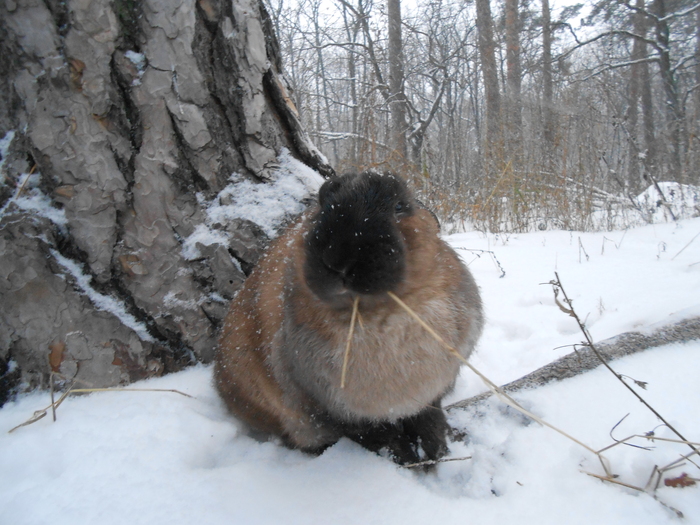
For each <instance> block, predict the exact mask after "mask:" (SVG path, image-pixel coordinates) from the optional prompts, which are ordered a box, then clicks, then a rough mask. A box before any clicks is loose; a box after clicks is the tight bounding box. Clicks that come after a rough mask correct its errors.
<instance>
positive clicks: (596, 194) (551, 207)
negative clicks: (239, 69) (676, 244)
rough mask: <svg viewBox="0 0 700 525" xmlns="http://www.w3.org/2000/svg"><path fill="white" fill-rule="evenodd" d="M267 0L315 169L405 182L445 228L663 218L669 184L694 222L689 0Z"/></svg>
mask: <svg viewBox="0 0 700 525" xmlns="http://www.w3.org/2000/svg"><path fill="white" fill-rule="evenodd" d="M268 9H269V11H270V14H271V17H272V19H273V21H274V25H275V28H276V32H277V35H278V37H279V41H280V44H281V52H282V55H283V58H284V63H285V66H286V71H287V75H288V79H289V81H290V84H291V86H292V88H293V89H294V93H295V97H296V101H297V103H298V105H299V107H300V110H301V111H300V112H301V115H302V118H303V124H304V127H305V129H306V130H307V131H308V132H309V134H310V135H311V137H312V138H313V139H314V140H315V142H316V144H317V145H318V146H319V147H320V148H321V150H322V151H323V153H324V154H325V155H326V156H327V157H328V158H329V159H330V163H331V164H332V165H334V166H336V167H337V168H338V169H339V170H340V171H343V170H352V169H363V168H367V167H379V168H390V169H395V170H398V171H401V172H403V173H406V174H410V176H411V178H412V179H413V181H414V183H415V185H416V186H417V188H418V191H419V193H420V196H421V198H422V199H423V200H424V201H425V202H426V203H427V204H429V205H430V206H431V207H432V208H433V209H434V210H435V211H436V212H437V214H438V215H439V217H440V218H441V219H442V220H443V221H444V222H445V223H447V224H449V225H451V227H452V228H453V229H454V230H456V229H462V228H464V225H465V224H470V225H472V226H475V227H477V228H478V229H482V230H487V231H492V232H498V231H528V230H531V229H533V228H540V229H545V228H562V229H577V230H589V229H607V228H612V227H626V226H629V225H630V224H634V223H639V222H642V223H643V222H649V221H650V220H651V215H652V210H653V208H655V207H659V206H660V207H664V208H666V209H667V211H669V212H670V213H669V218H670V219H673V218H675V216H674V214H673V212H672V211H671V210H670V208H669V207H668V206H667V205H666V204H667V203H669V202H670V201H672V200H674V199H677V198H678V197H680V196H679V195H675V193H678V192H680V193H688V192H690V193H691V195H684V196H683V198H684V200H685V201H686V202H688V201H690V202H691V203H692V202H694V203H695V206H693V207H691V209H690V210H686V212H689V214H690V215H691V216H692V215H695V214H697V209H698V208H697V205H698V203H699V202H698V196H697V190H696V189H695V188H691V187H688V186H687V185H697V184H698V183H699V182H700V169H699V168H700V166H699V165H698V161H699V159H700V142H699V135H698V132H699V131H700V89H699V87H700V3H698V2H696V1H694V0H633V1H632V2H626V1H621V0H601V1H596V2H591V3H587V4H585V5H584V4H573V5H565V6H564V7H559V6H552V5H550V3H549V0H541V1H533V0H499V1H498V2H490V1H489V0H473V1H471V0H470V1H463V0H462V1H460V0H419V1H418V2H415V3H413V2H411V3H407V2H403V3H402V2H401V1H400V0H387V2H386V3H384V2H379V1H375V0H337V1H335V2H328V1H324V0H298V1H293V2H290V1H289V0H286V1H285V0H269V5H268ZM659 181H671V182H675V183H678V184H680V185H678V184H673V185H670V186H664V185H658V184H657V183H658V182H659ZM649 187H652V190H653V191H650V192H648V193H647V194H646V197H647V199H646V200H643V199H639V198H638V196H639V194H640V192H642V191H643V190H644V189H647V188H649ZM688 197H690V199H688ZM676 213H677V211H676Z"/></svg>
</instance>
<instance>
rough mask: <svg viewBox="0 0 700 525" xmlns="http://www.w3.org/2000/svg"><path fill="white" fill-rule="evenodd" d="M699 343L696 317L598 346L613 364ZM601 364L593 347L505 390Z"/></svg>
mask: <svg viewBox="0 0 700 525" xmlns="http://www.w3.org/2000/svg"><path fill="white" fill-rule="evenodd" d="M695 340H700V317H693V318H690V319H686V320H684V321H680V322H678V323H675V324H672V325H668V326H662V327H661V328H658V329H656V330H654V331H652V332H651V333H647V334H643V333H640V332H627V333H624V334H621V335H618V336H615V337H613V338H611V339H607V340H605V341H601V342H600V343H596V345H595V347H596V349H597V350H598V352H599V353H600V354H601V356H603V358H604V359H605V360H606V362H610V361H613V360H615V359H619V358H621V357H625V356H628V355H632V354H635V353H637V352H641V351H643V350H647V349H649V348H656V347H659V346H664V345H668V344H672V343H685V342H688V341H695ZM601 365H602V363H601V362H600V359H598V357H597V356H596V355H595V353H594V352H593V350H591V349H590V348H583V349H581V350H577V351H575V352H572V353H570V354H568V355H565V356H564V357H561V358H559V359H557V360H556V361H554V362H552V363H550V364H548V365H545V366H543V367H542V368H539V369H537V370H535V371H534V372H532V373H530V374H528V375H526V376H524V377H521V378H520V379H517V380H515V381H513V382H511V383H508V384H507V385H504V386H503V387H502V388H503V390H504V391H505V392H507V393H512V392H517V391H518V390H524V389H528V388H537V387H539V386H542V385H546V384H547V383H551V382H553V381H561V380H563V379H568V378H570V377H574V376H577V375H580V374H583V373H584V372H588V371H589V370H593V369H594V368H597V367H599V366H601ZM617 372H618V373H622V371H619V370H618V371H617ZM492 395H493V394H492V393H491V392H490V391H489V392H484V393H483V394H479V395H478V396H474V397H471V398H469V399H465V400H462V401H458V402H456V403H453V404H451V405H450V406H448V407H446V409H447V410H453V409H455V408H468V407H471V406H473V405H477V404H479V403H481V402H482V401H484V400H485V399H488V398H489V397H491V396H492Z"/></svg>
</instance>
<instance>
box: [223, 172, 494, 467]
mask: <svg viewBox="0 0 700 525" xmlns="http://www.w3.org/2000/svg"><path fill="white" fill-rule="evenodd" d="M438 233H439V224H438V222H437V219H436V218H435V216H434V215H433V214H432V213H431V212H430V211H428V210H427V209H425V208H424V207H423V206H422V205H420V203H419V202H418V201H417V200H416V199H415V197H414V196H413V194H412V192H411V191H410V190H409V188H408V186H407V184H406V183H405V181H403V180H402V179H401V178H400V177H398V176H396V175H393V174H391V173H385V174H379V173H377V172H374V171H366V172H362V173H359V174H357V173H351V174H346V175H343V176H336V177H333V178H331V179H328V180H327V181H326V182H325V183H324V184H323V185H322V186H321V188H320V190H319V195H318V202H316V203H314V204H313V205H312V206H311V207H310V208H309V209H308V210H307V211H306V212H305V213H303V214H302V215H301V217H299V218H298V219H297V220H296V222H294V223H293V224H292V225H291V226H290V227H289V228H288V229H287V230H286V232H285V233H284V234H282V235H281V236H280V237H278V238H277V240H276V241H275V242H274V243H273V244H272V245H271V246H270V248H269V249H268V251H267V252H266V254H265V255H264V256H263V258H262V259H261V260H260V262H259V264H258V266H257V267H256V268H255V270H254V271H253V272H252V273H251V275H250V277H249V278H248V280H247V281H246V282H245V284H244V286H243V288H242V289H241V291H240V292H239V293H238V295H237V296H236V297H235V298H234V300H233V302H232V304H231V307H230V310H229V312H228V314H227V316H226V318H225V320H224V323H223V326H222V330H221V335H220V339H219V346H218V349H217V353H216V359H215V366H214V379H215V384H216V388H217V390H218V392H219V393H220V395H221V397H222V398H223V400H224V401H225V403H226V405H227V407H228V409H229V410H230V412H231V413H232V414H233V415H234V416H236V417H237V418H238V419H239V420H241V421H242V422H244V423H246V424H247V426H248V427H249V430H250V432H251V434H253V435H256V436H258V437H263V436H278V437H279V438H281V440H282V442H283V443H284V444H285V445H287V446H289V447H291V448H295V449H301V450H303V451H307V452H311V453H317V454H318V453H321V452H322V451H323V450H324V449H325V448H327V447H328V446H330V445H332V444H334V443H335V442H337V441H338V440H339V439H340V438H341V437H343V436H346V437H349V438H350V439H353V440H354V441H356V442H358V443H360V444H361V445H363V446H365V447H366V448H368V449H369V450H373V451H377V452H379V451H381V450H382V449H386V450H388V452H389V454H390V455H391V456H392V458H393V459H394V461H396V462H397V463H399V464H409V463H415V462H419V461H421V460H424V459H429V460H437V459H439V458H440V457H442V456H443V455H444V454H445V453H446V452H447V433H448V430H449V427H448V424H447V421H446V418H445V414H444V412H443V410H442V408H441V400H442V398H443V397H444V396H445V395H446V394H447V393H449V392H450V391H451V390H452V388H453V386H454V383H455V380H456V377H457V375H458V373H459V368H460V361H459V360H458V359H457V358H456V356H454V355H452V354H450V352H449V351H448V350H447V349H446V348H445V347H444V346H443V345H442V344H440V343H439V342H438V341H436V340H435V338H434V337H433V336H431V335H430V334H429V333H428V332H427V331H426V330H425V328H424V327H422V326H421V325H420V324H419V323H418V322H416V320H415V319H413V318H412V317H411V316H410V315H409V314H408V313H407V312H406V311H405V310H404V309H403V308H402V307H400V306H399V305H398V304H397V303H396V302H395V300H393V299H392V298H391V297H390V296H389V294H388V292H392V293H393V294H395V295H396V296H398V297H399V298H400V299H401V300H402V301H403V302H404V303H405V304H407V305H408V306H409V307H410V308H411V309H413V310H414V311H415V312H416V313H417V314H418V315H419V316H420V317H421V318H422V319H423V320H424V321H425V322H427V323H428V324H429V325H430V326H431V327H432V328H433V329H434V330H435V331H436V332H437V333H438V334H439V335H440V336H441V337H442V338H443V339H444V340H445V341H446V342H447V343H448V344H450V345H451V346H452V347H453V348H455V349H457V350H458V351H459V352H460V354H461V355H462V356H463V357H464V358H467V357H468V356H469V354H470V353H471V352H472V350H473V349H474V346H475V345H476V343H477V341H478V339H479V336H480V334H481V331H482V326H483V322H484V320H483V311H482V305H481V299H480V296H479V290H478V287H477V285H476V283H475V281H474V279H473V277H472V275H471V274H470V273H469V271H468V270H467V269H466V267H465V266H464V265H463V264H462V262H461V261H460V259H459V257H458V256H457V254H456V253H455V252H454V251H453V250H452V249H451V248H450V247H449V246H448V245H447V244H446V243H445V242H444V241H443V240H441V239H440V237H439V236H438ZM356 298H358V299H357V300H358V314H357V318H358V321H357V322H356V326H355V328H354V333H353V336H352V339H351V341H350V349H349V352H348V361H347V369H346V374H347V375H346V380H345V384H344V385H343V384H341V375H342V373H343V372H342V371H343V361H344V356H345V352H346V343H347V340H348V333H349V329H350V322H351V317H352V312H353V303H354V301H355V300H356ZM421 449H422V453H421Z"/></svg>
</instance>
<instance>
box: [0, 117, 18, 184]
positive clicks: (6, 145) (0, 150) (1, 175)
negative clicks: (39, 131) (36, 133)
mask: <svg viewBox="0 0 700 525" xmlns="http://www.w3.org/2000/svg"><path fill="white" fill-rule="evenodd" d="M14 138H15V132H14V131H12V130H11V131H8V132H7V133H5V135H4V136H3V137H2V138H0V184H5V170H3V169H2V168H3V167H4V166H5V159H7V154H8V153H9V151H10V144H12V141H13V140H14Z"/></svg>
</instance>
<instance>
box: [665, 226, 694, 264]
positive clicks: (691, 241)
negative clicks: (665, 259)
mask: <svg viewBox="0 0 700 525" xmlns="http://www.w3.org/2000/svg"><path fill="white" fill-rule="evenodd" d="M698 236H700V232H698V233H696V234H695V237H693V238H692V239H690V241H688V244H686V245H685V246H683V248H681V251H679V252H678V253H677V254H676V255H674V256H673V257H671V260H673V259H675V258H676V257H678V256H679V255H680V254H681V253H683V250H685V249H686V248H687V247H688V246H690V245H691V244H692V243H693V241H694V240H695V239H697V238H698Z"/></svg>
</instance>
